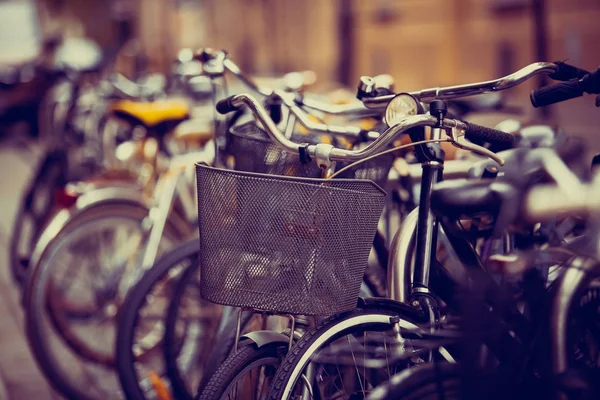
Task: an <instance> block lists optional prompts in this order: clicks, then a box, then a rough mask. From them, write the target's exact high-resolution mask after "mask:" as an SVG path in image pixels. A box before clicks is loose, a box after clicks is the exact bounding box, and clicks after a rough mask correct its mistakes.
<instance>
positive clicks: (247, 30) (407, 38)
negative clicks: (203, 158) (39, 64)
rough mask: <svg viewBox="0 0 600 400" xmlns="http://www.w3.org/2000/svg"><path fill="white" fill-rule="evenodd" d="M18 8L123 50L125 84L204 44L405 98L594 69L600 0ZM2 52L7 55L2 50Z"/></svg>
mask: <svg viewBox="0 0 600 400" xmlns="http://www.w3.org/2000/svg"><path fill="white" fill-rule="evenodd" d="M14 2H15V0H11V1H9V3H14ZM16 2H20V3H29V4H33V5H34V6H35V7H36V9H37V18H38V19H39V23H40V39H41V40H42V41H43V42H44V43H49V42H52V41H53V40H56V39H57V38H60V37H65V36H66V37H73V36H76V37H77V36H85V37H89V38H91V39H93V40H95V41H97V42H98V43H99V44H100V45H101V46H102V47H103V48H104V49H115V48H118V46H119V45H120V44H123V43H127V45H126V46H125V48H124V49H123V50H122V51H121V52H120V57H119V60H118V63H117V66H118V69H119V70H120V72H122V73H124V74H125V75H128V76H134V75H136V74H139V73H141V72H147V71H153V72H166V71H167V70H168V68H169V66H170V65H171V63H172V62H173V60H174V59H175V56H176V54H177V53H178V51H179V50H180V49H181V48H192V49H196V48H199V47H205V46H208V47H215V48H223V49H227V50H228V51H229V52H230V53H231V54H232V56H233V57H234V59H235V60H236V62H237V63H238V65H240V66H241V67H242V68H243V69H244V70H246V71H249V72H251V73H254V74H258V75H276V74H281V73H285V72H289V71H293V70H305V69H310V70H313V71H314V72H316V74H317V77H318V80H319V82H320V84H321V87H322V88H329V87H332V86H334V85H336V84H343V85H346V86H350V87H354V86H355V84H356V82H357V79H358V77H359V76H361V75H375V74H380V73H388V74H390V75H392V76H393V77H394V78H395V80H396V89H397V90H413V89H419V88H424V87H432V86H437V85H451V84H458V83H464V82H473V81H477V80H485V79H491V78H494V77H497V76H500V75H504V74H507V73H509V72H512V71H514V70H516V69H518V68H520V67H522V66H524V65H527V64H528V63H530V62H533V61H541V60H544V61H553V60H567V59H568V60H569V62H570V63H572V64H575V65H578V66H582V67H585V68H588V69H589V68H595V67H597V66H598V65H599V64H600V51H598V49H599V47H598V46H599V45H598V41H599V40H600V31H599V30H598V23H597V21H599V20H600V1H598V0H570V1H564V0H444V1H440V0H110V1H107V0H86V1H80V0H38V1H34V2H32V1H31V0H16ZM4 3H7V1H6V0H4ZM0 4H2V2H0ZM5 36H6V35H5ZM10 37H11V35H10V32H9V34H8V37H7V38H4V37H3V38H0V41H2V42H3V43H4V42H7V41H8V42H10ZM3 49H5V50H3V53H4V54H3V56H5V55H6V53H7V52H12V51H13V50H11V47H10V43H4V44H3ZM0 61H1V60H0ZM534 84H535V83H531V84H530V85H523V86H520V87H519V88H518V89H517V90H516V91H514V92H513V93H511V94H512V95H513V96H514V98H515V101H516V102H517V104H521V105H524V106H527V104H528V98H527V93H528V91H529V90H530V89H531V88H532V85H534ZM553 111H554V112H553V113H552V115H551V116H552V117H553V119H552V120H551V121H553V122H560V123H561V124H562V125H563V126H565V127H566V128H569V129H574V130H576V131H579V132H582V133H583V131H585V130H586V129H598V128H595V127H594V128H590V126H592V125H597V124H596V122H598V118H597V117H595V116H594V106H593V104H590V101H589V99H587V100H584V99H579V100H576V101H572V102H569V103H566V104H564V105H561V106H556V107H554V109H553ZM575 114H576V116H575V117H573V115H575Z"/></svg>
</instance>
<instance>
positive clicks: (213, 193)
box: [196, 164, 385, 315]
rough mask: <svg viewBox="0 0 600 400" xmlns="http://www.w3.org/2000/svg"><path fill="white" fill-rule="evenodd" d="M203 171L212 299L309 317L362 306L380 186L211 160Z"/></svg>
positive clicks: (206, 286)
mask: <svg viewBox="0 0 600 400" xmlns="http://www.w3.org/2000/svg"><path fill="white" fill-rule="evenodd" d="M196 175H197V182H198V218H199V226H200V267H201V275H200V276H201V278H200V281H201V293H202V296H203V298H205V299H207V300H209V301H212V302H215V303H219V304H224V305H230V306H237V307H250V308H256V309H261V310H265V311H270V312H276V313H291V314H305V315H331V314H334V313H337V312H341V311H346V310H350V309H352V308H354V307H355V305H356V299H357V297H358V293H359V289H360V284H361V281H362V278H363V274H364V270H365V266H366V264H367V259H368V256H369V251H370V249H371V245H372V242H373V237H374V236H375V232H376V229H377V223H378V221H379V216H380V214H381V211H382V209H383V206H384V202H385V193H384V192H383V190H381V188H379V187H378V186H377V185H375V184H374V183H372V182H370V181H364V180H346V179H344V180H321V179H310V178H296V177H284V176H272V175H262V174H256V173H248V172H240V171H231V170H223V169H217V168H213V167H208V166H206V165H203V164H197V166H196Z"/></svg>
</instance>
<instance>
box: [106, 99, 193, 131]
mask: <svg viewBox="0 0 600 400" xmlns="http://www.w3.org/2000/svg"><path fill="white" fill-rule="evenodd" d="M112 112H113V114H114V115H116V116H117V117H119V118H122V119H124V120H126V121H129V122H131V123H133V124H135V125H142V126H144V127H145V128H146V129H149V130H150V129H152V128H157V127H158V126H159V125H161V124H167V123H168V124H170V125H175V124H178V123H180V122H182V121H185V120H187V119H188V118H189V117H190V114H189V107H188V105H187V104H186V103H185V102H184V101H180V100H159V101H151V102H142V101H133V100H118V101H115V102H114V103H113V104H112Z"/></svg>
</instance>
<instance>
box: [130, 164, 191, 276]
mask: <svg viewBox="0 0 600 400" xmlns="http://www.w3.org/2000/svg"><path fill="white" fill-rule="evenodd" d="M165 175H166V176H165ZM165 175H163V176H162V177H161V178H160V180H161V181H162V182H161V186H162V189H161V191H160V197H159V199H158V205H157V206H156V207H155V208H153V209H152V210H150V219H151V221H152V229H151V231H150V236H149V237H148V242H147V243H146V247H145V250H144V258H143V260H142V268H141V271H145V270H146V269H149V268H150V267H152V266H153V265H154V261H156V255H157V254H158V249H159V247H160V241H161V239H162V237H163V232H164V229H165V224H166V223H167V218H169V214H170V213H171V206H172V205H173V199H174V198H175V196H176V190H177V183H178V182H179V179H180V178H181V174H179V173H177V174H165ZM141 271H140V272H141Z"/></svg>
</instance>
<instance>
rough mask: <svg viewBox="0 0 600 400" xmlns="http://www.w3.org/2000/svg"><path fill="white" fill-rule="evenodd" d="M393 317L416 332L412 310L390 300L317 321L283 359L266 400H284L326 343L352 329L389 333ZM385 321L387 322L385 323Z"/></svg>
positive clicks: (416, 319) (415, 314) (417, 319)
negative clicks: (396, 317)
mask: <svg viewBox="0 0 600 400" xmlns="http://www.w3.org/2000/svg"><path fill="white" fill-rule="evenodd" d="M395 316H398V317H399V318H400V321H401V323H405V326H407V327H414V328H416V327H417V326H418V323H419V322H422V321H423V320H422V316H421V315H420V314H419V313H418V312H417V310H416V309H413V308H411V307H410V306H407V305H405V304H402V303H398V302H394V301H391V300H380V301H377V302H375V303H373V304H368V303H367V304H364V305H363V306H361V307H359V308H356V309H354V310H352V311H348V312H345V313H342V314H337V315H334V316H332V317H330V318H328V319H325V320H323V321H321V322H320V323H319V324H317V325H316V326H315V327H314V328H313V329H312V330H310V331H309V332H307V333H306V334H305V335H304V336H302V338H301V339H300V340H299V341H298V342H297V343H296V344H295V345H294V347H293V348H292V349H291V351H290V353H289V354H288V355H287V357H286V358H285V359H284V361H283V363H282V364H281V366H280V368H279V369H278V371H277V374H276V376H275V378H274V379H273V385H272V387H271V391H270V393H269V399H270V400H281V399H287V398H288V394H289V393H290V392H291V391H292V388H293V387H294V385H295V384H296V382H297V381H298V379H299V378H300V376H301V372H302V371H303V370H304V368H305V366H306V365H308V363H309V362H310V360H311V358H312V355H313V354H314V353H315V352H316V351H317V350H318V349H320V348H321V347H322V346H324V345H326V344H327V343H328V342H330V341H334V340H336V339H337V338H339V337H341V336H343V335H344V334H349V333H350V332H352V331H353V330H356V329H366V328H367V327H370V329H373V330H375V329H382V328H383V327H384V326H385V325H386V324H387V330H389V329H390V323H389V320H390V317H395ZM386 319H387V321H388V322H385V321H386Z"/></svg>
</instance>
